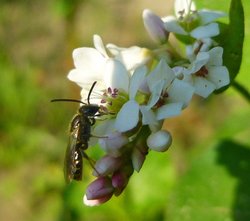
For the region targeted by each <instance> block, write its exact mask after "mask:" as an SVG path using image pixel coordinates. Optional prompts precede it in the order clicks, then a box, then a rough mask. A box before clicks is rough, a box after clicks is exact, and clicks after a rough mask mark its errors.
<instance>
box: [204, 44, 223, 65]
mask: <svg viewBox="0 0 250 221" xmlns="http://www.w3.org/2000/svg"><path fill="white" fill-rule="evenodd" d="M208 53H209V55H210V59H209V61H208V63H207V65H208V66H211V65H215V66H221V65H222V62H223V61H222V54H223V48H222V47H215V48H212V49H211V50H210V51H208Z"/></svg>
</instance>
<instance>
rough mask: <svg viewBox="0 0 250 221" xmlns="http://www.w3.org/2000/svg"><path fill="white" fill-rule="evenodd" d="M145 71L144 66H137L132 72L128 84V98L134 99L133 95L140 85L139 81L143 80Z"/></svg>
mask: <svg viewBox="0 0 250 221" xmlns="http://www.w3.org/2000/svg"><path fill="white" fill-rule="evenodd" d="M146 73H147V68H146V66H141V67H138V68H137V69H136V70H135V72H134V74H133V75H132V77H131V79H130V85H129V98H130V99H134V98H135V95H136V93H137V91H138V89H139V87H140V85H141V83H142V82H143V81H144V78H145V75H146Z"/></svg>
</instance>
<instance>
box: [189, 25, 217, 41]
mask: <svg viewBox="0 0 250 221" xmlns="http://www.w3.org/2000/svg"><path fill="white" fill-rule="evenodd" d="M219 33H220V30H219V25H218V24H217V23H210V24H208V25H205V26H199V27H197V28H195V29H194V30H192V31H191V32H190V35H191V36H192V37H193V38H196V39H202V38H210V37H214V36H216V35H218V34H219Z"/></svg>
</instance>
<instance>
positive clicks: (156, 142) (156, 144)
mask: <svg viewBox="0 0 250 221" xmlns="http://www.w3.org/2000/svg"><path fill="white" fill-rule="evenodd" d="M171 143H172V137H171V134H170V133H169V132H167V131H165V130H159V131H157V132H156V133H152V134H150V135H149V137H148V139H147V145H148V147H149V148H150V149H152V150H155V151H158V152H164V151H166V150H168V148H169V147H170V145H171Z"/></svg>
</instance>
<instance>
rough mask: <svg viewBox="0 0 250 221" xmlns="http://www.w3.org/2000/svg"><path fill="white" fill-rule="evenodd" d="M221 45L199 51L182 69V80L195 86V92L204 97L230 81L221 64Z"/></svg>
mask: <svg viewBox="0 0 250 221" xmlns="http://www.w3.org/2000/svg"><path fill="white" fill-rule="evenodd" d="M222 54H223V48H222V47H215V48H212V49H211V50H210V51H208V52H199V53H198V54H197V56H196V59H195V60H194V61H193V62H192V63H191V64H190V66H189V67H188V68H187V69H186V70H184V71H183V73H184V81H187V82H189V83H190V84H191V85H193V87H194V88H195V93H196V94H198V95H200V96H202V97H204V98H206V97H208V95H210V94H211V93H212V92H213V91H214V90H217V89H219V88H221V87H223V86H225V85H228V84H229V82H230V79H229V73H228V70H227V68H226V67H225V66H222Z"/></svg>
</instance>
